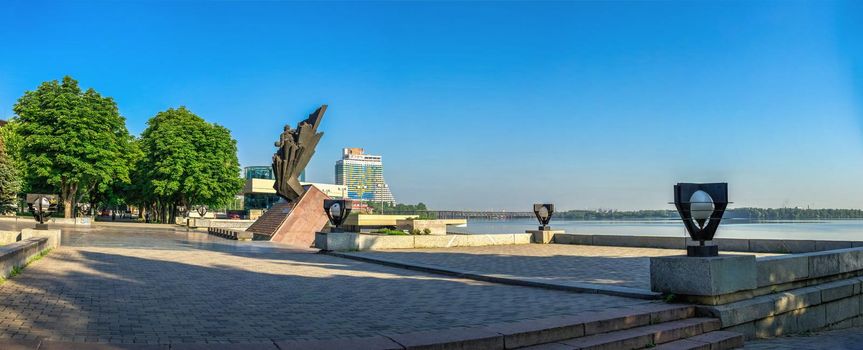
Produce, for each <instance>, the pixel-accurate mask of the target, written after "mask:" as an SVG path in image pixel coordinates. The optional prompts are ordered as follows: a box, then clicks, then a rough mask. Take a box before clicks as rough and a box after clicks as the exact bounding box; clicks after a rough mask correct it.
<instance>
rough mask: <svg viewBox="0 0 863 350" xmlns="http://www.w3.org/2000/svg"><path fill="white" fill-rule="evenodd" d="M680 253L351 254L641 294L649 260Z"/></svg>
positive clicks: (566, 248)
mask: <svg viewBox="0 0 863 350" xmlns="http://www.w3.org/2000/svg"><path fill="white" fill-rule="evenodd" d="M680 254H686V252H685V251H684V250H678V249H654V248H627V247H603V246H586V245H571V244H520V245H500V246H485V247H457V248H434V249H398V250H380V251H364V252H359V253H355V255H361V256H369V257H383V258H387V259H393V260H398V261H404V262H415V263H421V264H426V265H434V266H440V267H446V268H455V269H461V270H471V271H477V272H482V273H487V274H494V275H502V276H514V277H538V278H541V279H546V280H549V281H571V282H582V283H594V284H601V285H614V286H621V287H631V288H640V289H645V290H649V289H650V257H655V256H669V255H680ZM740 254H752V253H740ZM756 255H757V256H767V255H773V254H756Z"/></svg>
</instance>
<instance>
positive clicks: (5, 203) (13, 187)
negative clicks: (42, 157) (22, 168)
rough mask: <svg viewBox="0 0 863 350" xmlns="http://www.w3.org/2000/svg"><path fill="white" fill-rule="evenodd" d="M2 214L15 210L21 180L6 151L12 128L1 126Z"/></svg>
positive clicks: (0, 176)
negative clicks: (5, 140)
mask: <svg viewBox="0 0 863 350" xmlns="http://www.w3.org/2000/svg"><path fill="white" fill-rule="evenodd" d="M0 128H2V129H0V214H6V213H9V212H14V211H15V208H16V207H15V205H16V204H17V203H16V202H17V200H16V198H17V196H18V191H20V190H21V181H20V179H19V176H18V171H17V169H16V165H15V163H14V162H13V160H12V158H11V157H9V155H8V154H7V153H6V147H5V146H4V144H5V142H4V141H3V139H4V138H6V135H8V134H9V132H8V130H12V129H11V128H5V127H0Z"/></svg>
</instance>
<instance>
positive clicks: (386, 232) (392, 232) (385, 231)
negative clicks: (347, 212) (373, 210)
mask: <svg viewBox="0 0 863 350" xmlns="http://www.w3.org/2000/svg"><path fill="white" fill-rule="evenodd" d="M372 233H380V234H384V235H390V236H403V235H407V233H405V231H401V230H393V229H390V228H382V229H380V230H376V231H372Z"/></svg>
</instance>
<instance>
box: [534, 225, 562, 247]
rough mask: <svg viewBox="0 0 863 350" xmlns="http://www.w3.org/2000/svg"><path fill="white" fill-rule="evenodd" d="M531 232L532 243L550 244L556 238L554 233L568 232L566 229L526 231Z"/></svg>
mask: <svg viewBox="0 0 863 350" xmlns="http://www.w3.org/2000/svg"><path fill="white" fill-rule="evenodd" d="M524 232H527V233H530V234H531V239H530V241H531V242H532V243H540V244H549V243H551V241H552V240H553V239H554V235H556V234H558V233H560V234H563V233H566V231H564V230H551V229H549V230H527V231H524Z"/></svg>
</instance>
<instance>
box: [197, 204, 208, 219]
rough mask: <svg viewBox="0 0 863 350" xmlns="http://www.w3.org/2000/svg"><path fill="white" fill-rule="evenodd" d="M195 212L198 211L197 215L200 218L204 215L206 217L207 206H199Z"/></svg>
mask: <svg viewBox="0 0 863 350" xmlns="http://www.w3.org/2000/svg"><path fill="white" fill-rule="evenodd" d="M197 211H198V215H200V216H201V218H203V217H204V215H207V206H206V205H199V206H198V209H197Z"/></svg>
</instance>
